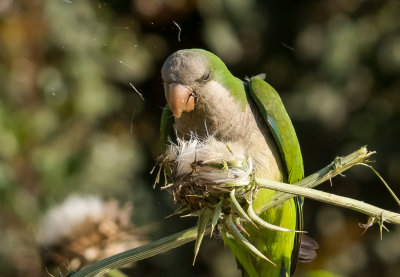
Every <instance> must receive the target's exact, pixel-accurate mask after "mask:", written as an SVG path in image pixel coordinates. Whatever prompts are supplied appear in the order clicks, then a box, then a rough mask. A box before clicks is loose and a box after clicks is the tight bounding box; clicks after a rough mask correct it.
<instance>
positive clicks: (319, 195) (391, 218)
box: [256, 178, 400, 224]
mask: <svg viewBox="0 0 400 277" xmlns="http://www.w3.org/2000/svg"><path fill="white" fill-rule="evenodd" d="M256 183H257V185H258V186H259V187H261V188H266V189H272V190H277V191H281V192H285V193H290V194H291V195H294V194H295V195H300V196H304V197H307V198H310V199H314V200H317V201H321V202H325V203H328V204H332V205H336V206H340V207H343V208H348V209H351V210H354V211H357V212H360V213H363V214H366V215H368V216H370V217H373V218H378V219H381V220H382V221H386V222H389V223H394V224H400V214H398V213H394V212H391V211H387V210H384V209H381V208H378V207H375V206H373V205H370V204H368V203H365V202H362V201H359V200H355V199H351V198H347V197H343V196H339V195H335V194H331V193H327V192H324V191H320V190H315V189H311V188H305V187H299V186H297V185H291V184H285V183H281V182H275V181H269V180H264V179H259V178H256Z"/></svg>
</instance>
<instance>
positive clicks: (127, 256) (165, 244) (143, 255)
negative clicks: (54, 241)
mask: <svg viewBox="0 0 400 277" xmlns="http://www.w3.org/2000/svg"><path fill="white" fill-rule="evenodd" d="M210 231H211V227H207V229H206V231H205V234H209V233H210ZM196 237H197V226H196V227H192V228H190V229H187V230H184V231H182V232H179V233H176V234H173V235H171V236H168V237H165V238H162V239H160V240H157V241H154V242H152V243H149V244H147V245H143V246H141V247H137V248H134V249H131V250H128V251H125V252H122V253H119V254H117V255H114V256H111V257H108V258H106V259H103V260H101V261H98V262H96V263H94V264H91V265H89V266H87V267H84V268H83V269H81V270H80V271H79V272H76V273H74V274H72V275H68V276H71V277H92V276H96V275H97V274H100V273H103V274H104V273H106V272H108V271H110V270H111V269H114V268H119V267H121V266H123V265H126V264H128V263H132V262H137V261H140V260H143V259H147V258H149V257H152V256H155V255H157V254H161V253H163V252H166V251H168V250H171V249H173V248H176V247H179V246H181V245H184V244H186V243H188V242H191V241H193V240H195V239H196Z"/></svg>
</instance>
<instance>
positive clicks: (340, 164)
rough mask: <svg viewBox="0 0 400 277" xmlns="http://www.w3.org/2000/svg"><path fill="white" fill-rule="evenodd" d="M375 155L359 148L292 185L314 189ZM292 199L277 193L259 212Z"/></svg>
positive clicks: (285, 194) (282, 193) (284, 194)
mask: <svg viewBox="0 0 400 277" xmlns="http://www.w3.org/2000/svg"><path fill="white" fill-rule="evenodd" d="M373 154H375V152H368V150H367V148H366V147H361V148H360V149H359V150H357V151H354V152H353V153H351V154H349V155H347V156H344V157H336V158H335V160H334V161H333V162H331V163H330V164H329V165H327V166H325V167H324V168H322V169H320V170H319V171H317V172H316V173H314V174H311V175H310V176H308V177H306V178H304V179H302V180H300V181H299V182H297V183H295V184H294V185H296V186H300V187H304V188H313V187H316V186H318V185H320V184H322V183H324V182H326V181H328V180H331V179H332V178H333V177H335V176H336V175H339V174H342V172H344V171H346V170H347V169H349V168H351V167H353V166H355V165H358V164H361V163H367V162H368V158H369V157H370V156H371V155H373ZM292 197H294V195H292V194H287V193H285V192H278V193H276V194H275V196H274V197H273V198H272V200H271V202H269V203H267V204H266V205H265V206H264V207H263V208H262V209H261V210H260V211H259V212H260V213H261V212H264V211H266V210H268V209H270V208H272V207H275V206H277V205H280V204H282V203H283V202H285V201H286V200H288V199H290V198H292Z"/></svg>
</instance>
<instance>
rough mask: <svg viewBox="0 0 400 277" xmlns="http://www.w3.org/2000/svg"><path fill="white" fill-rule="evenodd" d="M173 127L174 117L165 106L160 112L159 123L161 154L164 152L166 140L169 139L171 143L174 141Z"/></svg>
mask: <svg viewBox="0 0 400 277" xmlns="http://www.w3.org/2000/svg"><path fill="white" fill-rule="evenodd" d="M173 125H174V115H173V113H172V111H171V109H170V108H169V106H168V104H167V105H165V107H164V109H163V111H162V114H161V123H160V144H161V149H162V152H165V149H166V146H167V144H168V139H171V140H172V141H175V140H176V136H175V133H174V127H173Z"/></svg>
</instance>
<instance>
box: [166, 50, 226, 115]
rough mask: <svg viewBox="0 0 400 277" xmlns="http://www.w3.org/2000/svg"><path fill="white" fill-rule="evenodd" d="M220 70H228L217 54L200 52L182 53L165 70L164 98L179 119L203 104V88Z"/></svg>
mask: <svg viewBox="0 0 400 277" xmlns="http://www.w3.org/2000/svg"><path fill="white" fill-rule="evenodd" d="M220 71H227V72H228V73H229V71H228V70H227V69H226V66H225V64H224V63H223V62H222V61H221V60H220V59H219V58H218V57H217V56H215V55H214V54H212V53H210V52H208V51H205V50H201V49H185V50H179V51H177V52H175V53H173V54H171V55H170V56H169V57H168V58H167V60H166V61H165V62H164V65H163V67H162V71H161V73H162V78H163V80H164V89H165V97H166V99H167V101H168V104H169V106H170V108H171V110H172V112H173V113H174V116H175V117H176V118H179V117H180V116H181V115H182V113H183V112H190V111H192V110H193V109H194V108H195V105H196V103H197V102H198V101H201V97H202V89H203V87H204V86H205V85H206V84H207V83H208V82H209V81H211V80H213V79H215V77H216V76H217V75H218V74H216V73H219V72H220Z"/></svg>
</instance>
